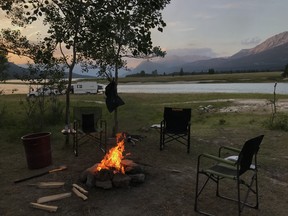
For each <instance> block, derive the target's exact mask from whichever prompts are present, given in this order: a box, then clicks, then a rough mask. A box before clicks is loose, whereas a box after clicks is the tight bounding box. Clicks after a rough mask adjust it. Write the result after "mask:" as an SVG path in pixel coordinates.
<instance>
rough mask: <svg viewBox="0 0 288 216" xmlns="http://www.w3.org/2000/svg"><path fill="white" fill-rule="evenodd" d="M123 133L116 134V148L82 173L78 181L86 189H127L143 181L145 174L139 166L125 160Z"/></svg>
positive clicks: (124, 138) (124, 137)
mask: <svg viewBox="0 0 288 216" xmlns="http://www.w3.org/2000/svg"><path fill="white" fill-rule="evenodd" d="M125 141H126V136H125V133H118V134H117V136H116V146H115V147H113V148H111V149H110V150H109V152H108V153H107V154H106V155H105V156H104V158H103V159H102V160H101V162H100V163H97V164H95V165H94V166H92V167H90V168H88V169H86V170H85V171H84V172H82V174H81V176H80V179H81V181H82V182H83V183H85V184H86V186H88V187H100V188H104V189H110V188H113V187H128V186H130V185H131V184H139V183H143V182H144V181H145V174H144V172H143V169H142V167H141V166H140V165H138V164H137V163H135V162H134V161H132V160H130V159H127V158H125V156H127V155H129V154H126V155H125V156H124V151H125Z"/></svg>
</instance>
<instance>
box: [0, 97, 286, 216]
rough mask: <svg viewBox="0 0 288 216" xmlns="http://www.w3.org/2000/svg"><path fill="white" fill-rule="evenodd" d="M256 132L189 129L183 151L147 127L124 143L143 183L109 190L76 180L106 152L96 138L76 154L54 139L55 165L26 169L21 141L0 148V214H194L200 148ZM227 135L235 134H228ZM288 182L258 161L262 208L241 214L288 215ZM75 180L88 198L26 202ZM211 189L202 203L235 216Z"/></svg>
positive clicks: (273, 135) (272, 136) (272, 138)
mask: <svg viewBox="0 0 288 216" xmlns="http://www.w3.org/2000/svg"><path fill="white" fill-rule="evenodd" d="M236 103H238V102H235V104H236ZM239 103H240V102H239ZM240 104H241V103H240ZM251 104H254V105H255V101H254V103H252V102H251V103H250V105H249V103H248V102H246V103H244V105H243V106H245V107H246V108H247V107H250V108H251V106H252V105H251ZM260 104H261V103H260ZM254 105H253V106H254ZM258 105H259V103H258ZM237 106H238V111H239V110H240V107H241V106H239V104H238V105H237ZM285 106H287V105H285ZM286 108H287V107H286ZM258 109H259V106H258ZM228 110H229V109H228ZM231 110H232V109H231ZM226 111H227V110H226ZM234 111H235V110H234ZM242 111H243V110H242ZM259 133H260V131H250V132H249V134H245V136H241V134H239V131H233V130H229V131H222V132H221V134H219V136H217V137H209V136H203V135H199V134H193V132H192V140H191V144H192V145H191V153H190V154H187V153H186V149H185V147H184V146H181V145H179V144H175V145H174V144H171V145H168V146H167V148H165V149H164V150H163V151H159V144H158V143H159V139H155V137H156V138H158V137H159V136H158V132H157V131H155V130H153V129H149V130H147V131H145V132H143V134H141V135H143V136H145V138H144V139H143V140H141V141H140V142H137V143H136V145H135V146H133V145H132V144H131V143H127V144H126V147H125V148H126V151H125V152H126V153H130V154H131V156H130V158H132V159H133V161H134V162H136V163H138V164H140V165H141V167H142V168H143V169H144V171H145V173H146V179H145V182H144V183H143V184H139V185H134V186H129V187H127V188H113V189H109V190H104V189H101V188H87V187H86V186H85V185H83V184H82V183H81V182H80V180H79V177H80V175H81V173H82V172H83V171H84V170H85V169H86V168H88V167H91V166H93V165H94V164H95V163H97V162H99V161H100V160H101V159H102V158H103V156H104V155H103V154H102V153H101V151H100V150H99V148H97V146H95V144H94V143H91V142H89V143H85V144H84V145H83V146H80V149H79V150H80V152H79V156H78V157H75V156H74V155H73V153H72V147H71V146H65V145H64V144H63V143H55V142H54V141H53V139H52V141H51V146H52V158H53V164H52V165H51V166H49V167H45V168H42V169H36V170H29V169H28V168H27V165H26V158H25V154H24V151H23V147H22V145H21V143H20V142H19V148H18V150H17V151H16V152H10V150H9V149H2V151H1V159H0V162H1V163H0V166H1V169H0V176H1V180H0V183H1V189H0V194H1V198H0V215H1V216H2V215H3V216H26V215H36V216H37V215H39V216H40V215H41V216H43V215H69V216H70V215H71V216H74V215H75V216H78V215H83V216H86V215H87V216H104V215H105V216H114V215H115V216H116V215H117V216H190V215H198V214H197V213H195V212H194V196H195V193H194V191H195V175H196V164H197V156H198V155H199V154H200V153H202V150H201V149H202V147H205V149H211V151H212V150H215V149H217V148H218V147H219V146H220V145H222V144H223V145H226V144H227V145H231V144H232V145H236V143H243V141H244V140H246V138H247V137H249V138H250V136H254V135H255V134H257V135H258V134H259ZM267 133H268V132H267ZM225 134H227V135H225ZM231 137H235V138H232V139H231ZM287 138H288V135H287V133H283V132H269V136H267V139H265V140H264V143H265V144H266V145H265V146H267V144H268V143H270V142H273V143H277V140H279V139H286V140H287ZM110 145H111V146H112V145H113V143H111V142H110ZM263 145H264V144H263ZM287 155H288V154H287V148H286V149H285V150H284V152H282V154H281V155H278V156H277V157H275V161H278V162H279V161H282V162H283V163H284V164H286V165H287V164H288V163H287V160H288V156H287ZM282 162H281V163H282ZM260 163H261V162H260ZM63 164H65V165H67V167H68V169H67V170H65V171H62V172H57V173H51V174H47V175H44V176H41V177H38V178H34V179H31V180H28V181H25V182H22V183H18V184H15V183H14V180H16V179H19V178H23V177H27V176H31V175H34V174H38V173H41V172H44V171H47V170H50V169H53V168H54V167H57V166H59V165H63ZM286 170H287V168H286ZM42 181H64V182H65V185H64V187H61V188H58V189H39V188H36V187H35V186H31V185H30V184H34V183H37V182H42ZM287 182H288V175H287V173H281V172H278V170H277V171H276V169H274V167H273V166H268V165H267V164H262V166H261V167H260V170H259V187H260V209H259V210H254V209H248V208H246V209H244V212H243V215H249V216H250V215H261V216H270V215H277V216H286V215H287V214H288V209H287V204H288V200H287V199H286V197H287V187H288V184H287ZM73 183H77V184H79V185H81V186H83V187H84V188H86V189H87V190H88V191H89V194H88V200H86V201H83V200H81V199H80V198H79V197H77V196H76V195H75V194H73V193H72V196H71V197H68V198H65V199H62V200H58V201H53V202H50V203H47V204H49V205H55V206H58V210H57V212H55V213H48V212H46V211H43V210H39V209H34V208H31V207H30V206H29V204H30V203H31V202H36V200H37V199H38V198H39V197H43V196H47V195H53V194H58V193H65V192H71V188H72V184H73ZM212 190H213V188H212V189H211V191H210V192H211V194H210V195H207V196H205V198H202V199H201V208H203V209H205V210H208V211H209V210H211V211H212V212H214V214H216V215H223V216H224V215H225V216H226V215H237V206H236V204H234V203H231V202H229V201H223V200H220V199H218V198H215V195H214V192H213V191H212Z"/></svg>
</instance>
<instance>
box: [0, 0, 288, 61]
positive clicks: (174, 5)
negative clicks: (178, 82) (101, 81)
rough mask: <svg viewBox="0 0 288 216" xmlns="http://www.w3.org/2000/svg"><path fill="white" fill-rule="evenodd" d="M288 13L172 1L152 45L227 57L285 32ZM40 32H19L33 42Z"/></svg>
mask: <svg viewBox="0 0 288 216" xmlns="http://www.w3.org/2000/svg"><path fill="white" fill-rule="evenodd" d="M287 11H288V2H287V0H171V3H170V4H169V5H167V7H166V8H165V9H164V10H163V12H162V15H163V19H164V21H165V22H166V24H167V26H166V27H165V28H164V31H163V32H162V33H161V32H157V31H154V30H153V31H152V41H153V45H154V46H160V47H161V48H162V49H164V50H166V51H167V55H179V56H181V55H193V54H196V55H205V56H209V57H227V56H231V55H233V54H235V53H237V52H238V51H240V50H241V49H249V48H253V47H255V46H256V45H258V44H260V43H261V42H264V41H265V40H266V39H268V38H269V37H271V36H274V35H276V34H279V33H282V32H284V31H287V30H288V22H287V20H288V13H287ZM0 20H1V22H0V28H5V27H11V24H10V22H9V21H8V20H6V19H5V18H4V15H3V13H2V14H0ZM40 29H41V25H38V26H37V25H34V26H30V27H28V28H26V29H22V31H23V33H25V34H26V35H27V36H28V37H29V38H36V34H37V32H38V31H39V30H40ZM14 62H15V63H21V61H20V62H19V59H18V60H16V59H14Z"/></svg>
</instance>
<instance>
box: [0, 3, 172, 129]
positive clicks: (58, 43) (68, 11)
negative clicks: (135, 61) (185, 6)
mask: <svg viewBox="0 0 288 216" xmlns="http://www.w3.org/2000/svg"><path fill="white" fill-rule="evenodd" d="M168 3H170V0H148V1H139V0H114V1H108V0H101V1H96V0H92V1H84V0H65V1H64V0H53V1H48V0H47V1H42V0H22V1H18V0H10V1H8V2H1V3H0V6H1V7H2V10H5V11H7V12H8V14H9V15H10V17H11V19H12V20H13V22H14V23H16V24H18V25H22V26H23V25H25V24H31V23H32V22H34V21H36V20H40V18H41V19H42V20H43V24H45V25H46V24H47V26H48V32H47V33H48V36H47V37H45V38H44V39H43V41H42V42H41V44H42V46H43V47H46V49H47V48H49V49H48V51H51V52H50V54H53V52H55V50H56V47H57V48H58V50H60V52H61V54H62V57H61V58H60V59H59V60H60V61H62V62H64V63H65V64H66V66H67V67H68V69H69V80H68V86H67V89H68V91H66V117H65V123H66V124H69V123H70V91H69V89H71V80H72V72H73V69H74V66H75V64H77V63H81V64H82V66H83V68H84V70H86V69H88V68H89V66H92V67H98V68H100V73H101V74H102V75H105V76H106V77H107V78H108V79H109V80H112V77H113V75H112V70H113V69H114V71H115V73H114V74H115V75H114V78H115V81H116V84H117V81H118V69H119V68H122V67H125V65H126V61H125V60H124V58H125V57H137V58H139V57H140V58H143V57H145V58H151V57H154V56H164V55H165V52H162V51H161V49H160V47H153V46H152V41H151V32H150V30H151V29H153V28H157V29H158V30H159V31H161V32H162V31H163V28H164V27H165V26H166V24H165V22H164V21H163V20H162V15H161V13H160V11H161V10H163V9H164V7H165V6H166V5H167V4H168ZM10 39H11V40H12V38H10ZM27 46H28V47H29V45H27ZM65 51H67V52H65ZM46 56H48V58H49V57H50V60H51V58H52V56H53V55H51V56H49V55H46ZM42 63H47V62H42ZM115 116H117V115H115Z"/></svg>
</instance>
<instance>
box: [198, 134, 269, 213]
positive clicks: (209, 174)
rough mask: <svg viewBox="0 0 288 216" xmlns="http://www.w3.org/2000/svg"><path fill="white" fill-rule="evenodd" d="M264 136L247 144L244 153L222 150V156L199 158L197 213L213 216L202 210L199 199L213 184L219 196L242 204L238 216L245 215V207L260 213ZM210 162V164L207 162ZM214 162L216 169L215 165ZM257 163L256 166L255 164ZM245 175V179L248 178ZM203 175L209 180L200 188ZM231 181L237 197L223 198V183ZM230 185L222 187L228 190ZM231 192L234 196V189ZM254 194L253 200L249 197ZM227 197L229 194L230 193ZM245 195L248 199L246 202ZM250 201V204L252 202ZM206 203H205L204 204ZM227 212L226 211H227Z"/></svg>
mask: <svg viewBox="0 0 288 216" xmlns="http://www.w3.org/2000/svg"><path fill="white" fill-rule="evenodd" d="M263 137H264V135H261V136H257V137H255V138H253V139H250V140H248V141H246V142H245V144H244V145H243V147H242V150H239V149H237V148H232V147H226V146H222V147H220V148H219V152H218V156H213V155H210V154H201V155H199V157H198V165H197V176H196V191H195V205H194V210H195V211H196V212H199V213H202V214H205V215H212V214H209V213H207V212H204V211H200V210H199V209H198V202H199V201H198V199H199V197H200V195H201V193H202V192H203V190H204V188H205V187H206V185H207V183H208V182H209V181H210V180H212V181H213V182H215V183H216V196H217V197H220V198H224V199H227V200H232V201H236V202H237V204H238V215H240V214H241V212H242V211H243V208H244V207H245V206H247V207H251V208H255V209H258V207H259V200H258V176H257V172H258V165H257V153H258V150H259V146H260V144H261V142H262V140H263ZM223 151H224V152H225V153H226V155H227V153H231V152H234V154H235V153H237V154H238V155H236V156H229V157H223V154H224V153H223ZM204 159H206V160H204ZM209 162H213V164H212V166H210V165H211V163H209ZM252 162H253V163H252ZM244 173H245V175H244ZM200 175H203V176H206V180H205V181H204V183H203V184H202V186H201V188H199V178H200ZM224 179H228V180H233V181H234V182H236V188H235V189H236V194H234V195H235V197H234V198H233V195H232V194H230V195H229V196H223V195H221V194H220V182H221V180H224ZM228 184H229V182H227V181H226V182H225V184H224V183H223V184H221V185H222V186H223V187H225V186H227V185H228ZM243 187H246V191H243ZM229 192H232V191H231V189H230V190H229ZM251 192H252V193H253V194H254V196H253V199H255V200H254V201H253V200H251V197H249V194H250V193H251ZM226 193H227V192H226ZM243 193H244V198H243V196H242V195H243ZM248 198H249V200H248ZM202 202H204V201H202ZM223 211H225V209H223Z"/></svg>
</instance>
